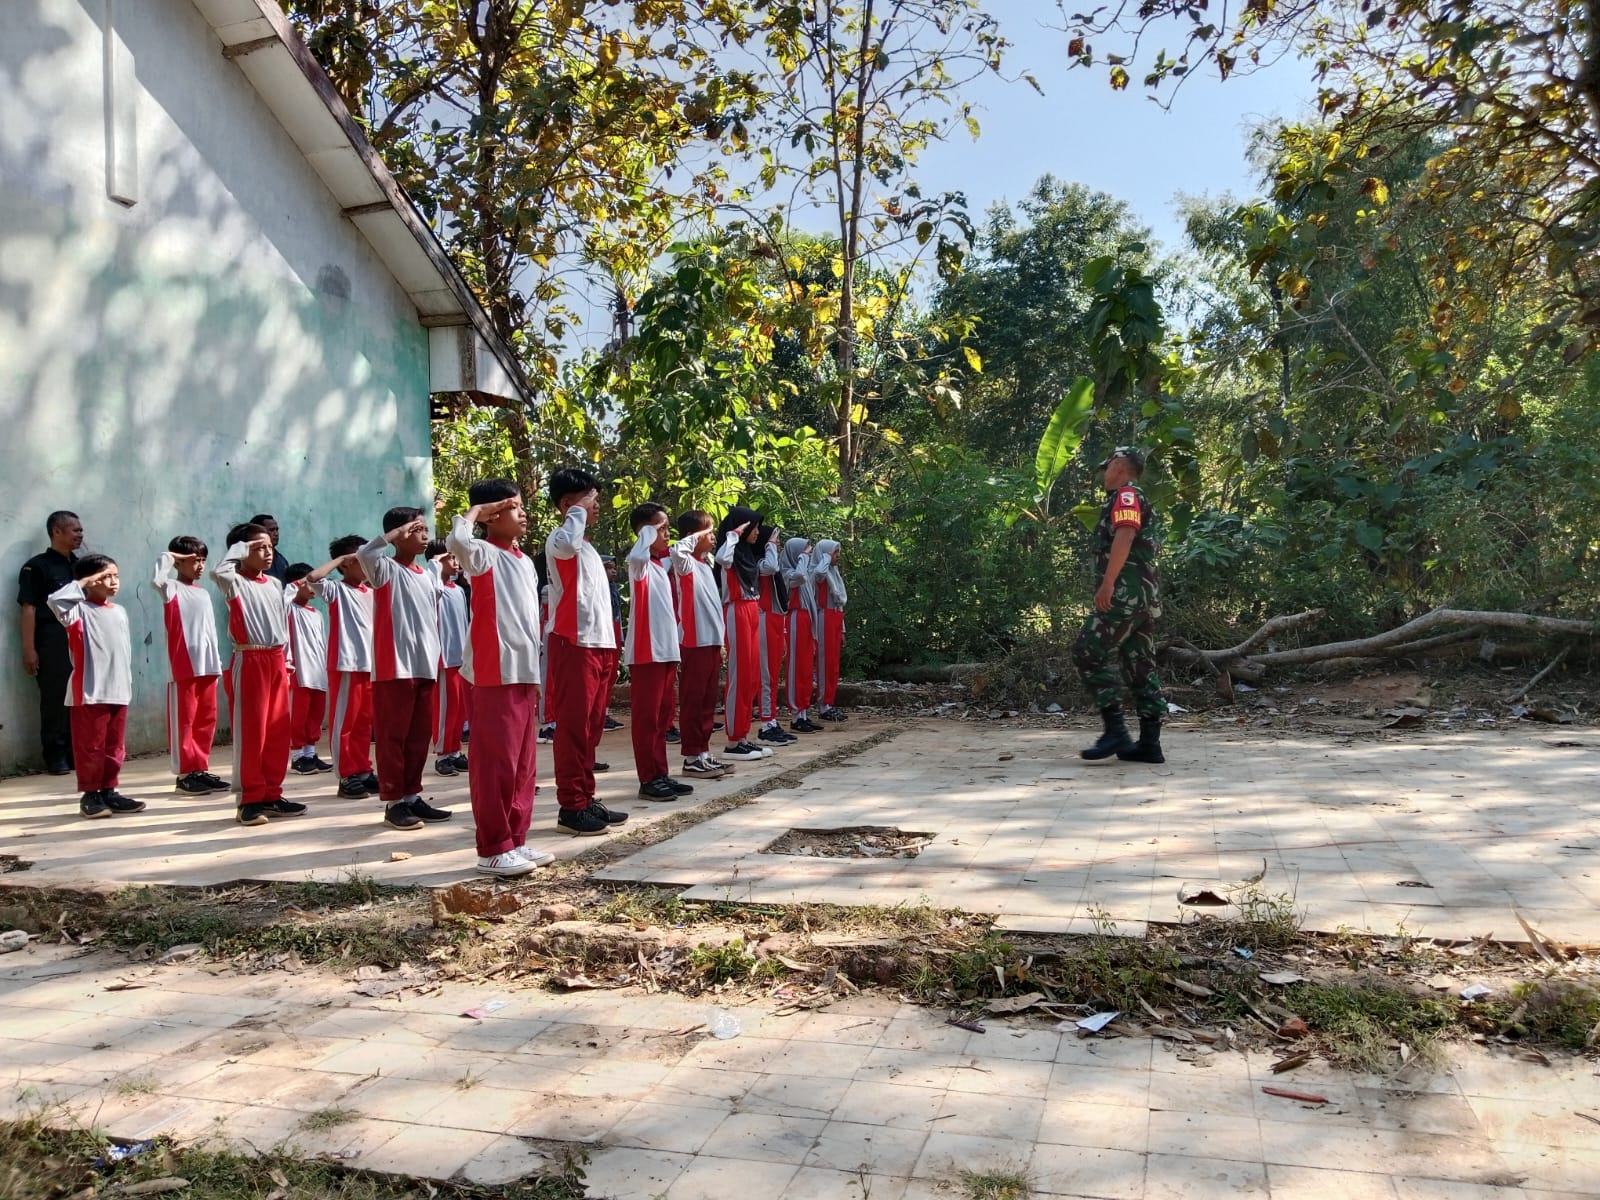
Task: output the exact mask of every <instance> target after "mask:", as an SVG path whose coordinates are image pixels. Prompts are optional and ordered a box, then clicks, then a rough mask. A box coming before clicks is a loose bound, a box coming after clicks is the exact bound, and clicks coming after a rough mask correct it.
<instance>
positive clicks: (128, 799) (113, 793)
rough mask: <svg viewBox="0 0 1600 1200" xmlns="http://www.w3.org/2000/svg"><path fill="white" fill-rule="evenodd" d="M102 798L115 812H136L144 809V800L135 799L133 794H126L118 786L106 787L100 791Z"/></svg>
mask: <svg viewBox="0 0 1600 1200" xmlns="http://www.w3.org/2000/svg"><path fill="white" fill-rule="evenodd" d="M100 799H102V800H104V801H105V805H106V807H107V808H109V809H110V810H111V811H112V812H114V813H118V814H121V813H136V812H143V811H144V801H143V800H135V799H134V798H133V797H132V796H124V795H123V794H122V793H121V792H119V791H117V789H116V788H106V789H105V790H104V791H102V792H101V793H100Z"/></svg>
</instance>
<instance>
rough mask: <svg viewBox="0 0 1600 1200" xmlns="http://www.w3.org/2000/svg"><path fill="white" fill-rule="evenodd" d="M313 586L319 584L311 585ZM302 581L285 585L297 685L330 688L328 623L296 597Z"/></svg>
mask: <svg viewBox="0 0 1600 1200" xmlns="http://www.w3.org/2000/svg"><path fill="white" fill-rule="evenodd" d="M311 586H312V588H313V589H314V588H315V587H316V584H312V585H311ZM299 590H300V589H299V585H298V584H294V583H290V584H286V585H285V586H284V589H283V602H284V605H285V609H284V611H285V612H286V613H287V614H288V617H289V648H290V650H291V651H292V652H293V653H294V686H295V687H297V688H304V689H305V690H306V691H308V692H325V691H327V690H328V625H327V622H326V621H324V620H323V619H322V614H321V613H320V612H318V611H317V610H316V609H315V608H313V607H312V606H311V605H310V604H309V603H307V604H301V603H299V602H298V601H297V600H295V596H296V595H297V594H298V593H299Z"/></svg>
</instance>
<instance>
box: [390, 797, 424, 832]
mask: <svg viewBox="0 0 1600 1200" xmlns="http://www.w3.org/2000/svg"><path fill="white" fill-rule="evenodd" d="M383 823H384V824H385V825H387V826H389V828H390V829H421V828H422V818H421V817H419V816H417V814H416V813H414V812H412V811H411V801H409V800H398V801H396V802H395V803H393V804H390V805H386V806H385V807H384V810H383Z"/></svg>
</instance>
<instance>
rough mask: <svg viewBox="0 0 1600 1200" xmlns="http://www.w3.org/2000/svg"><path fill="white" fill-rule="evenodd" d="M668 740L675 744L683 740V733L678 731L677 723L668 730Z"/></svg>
mask: <svg viewBox="0 0 1600 1200" xmlns="http://www.w3.org/2000/svg"><path fill="white" fill-rule="evenodd" d="M667 741H668V742H670V743H671V744H672V745H674V746H676V745H677V744H678V743H679V742H681V741H683V734H681V733H679V732H678V727H677V726H676V725H674V726H673V727H672V728H671V729H669V730H667Z"/></svg>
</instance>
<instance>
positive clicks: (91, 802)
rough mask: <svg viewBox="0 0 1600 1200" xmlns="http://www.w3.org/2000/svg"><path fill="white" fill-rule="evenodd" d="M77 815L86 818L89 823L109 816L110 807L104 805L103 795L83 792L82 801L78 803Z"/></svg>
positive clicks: (101, 793)
mask: <svg viewBox="0 0 1600 1200" xmlns="http://www.w3.org/2000/svg"><path fill="white" fill-rule="evenodd" d="M78 815H79V816H83V817H88V818H89V819H90V820H91V821H98V820H99V819H100V818H101V817H109V816H110V815H111V806H110V805H109V804H107V803H106V800H105V793H103V792H85V793H84V794H83V799H82V800H79V801H78Z"/></svg>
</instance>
